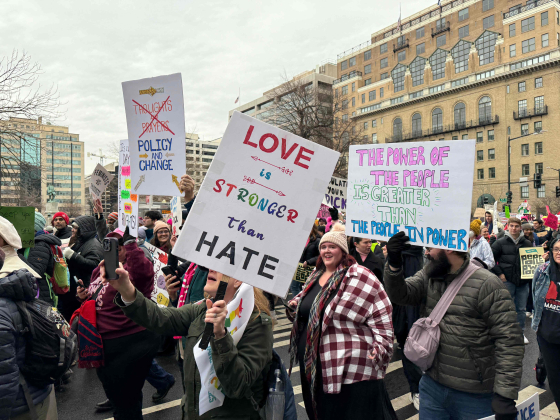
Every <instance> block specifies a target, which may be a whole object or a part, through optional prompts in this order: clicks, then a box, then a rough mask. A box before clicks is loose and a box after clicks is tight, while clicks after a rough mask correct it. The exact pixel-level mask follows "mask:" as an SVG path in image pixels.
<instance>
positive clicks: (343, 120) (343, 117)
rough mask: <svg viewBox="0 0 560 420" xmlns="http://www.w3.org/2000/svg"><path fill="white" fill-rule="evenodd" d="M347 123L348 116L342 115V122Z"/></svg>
mask: <svg viewBox="0 0 560 420" xmlns="http://www.w3.org/2000/svg"><path fill="white" fill-rule="evenodd" d="M347 121H348V114H344V115H343V116H342V122H347Z"/></svg>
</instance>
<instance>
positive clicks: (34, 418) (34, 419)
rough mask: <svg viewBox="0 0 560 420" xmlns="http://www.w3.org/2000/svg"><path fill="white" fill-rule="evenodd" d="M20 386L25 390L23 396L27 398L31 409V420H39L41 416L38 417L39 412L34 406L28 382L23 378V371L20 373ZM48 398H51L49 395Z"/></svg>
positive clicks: (26, 400)
mask: <svg viewBox="0 0 560 420" xmlns="http://www.w3.org/2000/svg"><path fill="white" fill-rule="evenodd" d="M19 384H20V385H21V388H22V389H23V395H24V397H25V402H26V403H27V406H28V407H29V414H31V420H38V419H39V416H38V415H37V410H36V409H35V404H33V397H31V393H30V392H29V388H28V387H27V382H26V381H25V378H24V377H23V374H22V373H21V370H20V371H19ZM47 398H49V396H48V395H47Z"/></svg>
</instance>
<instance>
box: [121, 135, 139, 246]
mask: <svg viewBox="0 0 560 420" xmlns="http://www.w3.org/2000/svg"><path fill="white" fill-rule="evenodd" d="M119 171H120V174H119V175H118V180H119V194H118V197H119V229H121V230H122V231H123V232H124V230H125V229H126V227H127V226H128V231H129V232H130V234H131V235H132V236H138V196H137V195H136V194H132V193H131V188H132V183H131V182H130V152H129V147H128V140H121V142H120V149H119Z"/></svg>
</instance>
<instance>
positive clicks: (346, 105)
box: [342, 99, 348, 109]
mask: <svg viewBox="0 0 560 420" xmlns="http://www.w3.org/2000/svg"><path fill="white" fill-rule="evenodd" d="M342 109H348V99H345V100H343V101H342Z"/></svg>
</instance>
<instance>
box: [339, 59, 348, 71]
mask: <svg viewBox="0 0 560 420" xmlns="http://www.w3.org/2000/svg"><path fill="white" fill-rule="evenodd" d="M347 68H348V60H344V61H342V62H341V63H340V70H346V69H347Z"/></svg>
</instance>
